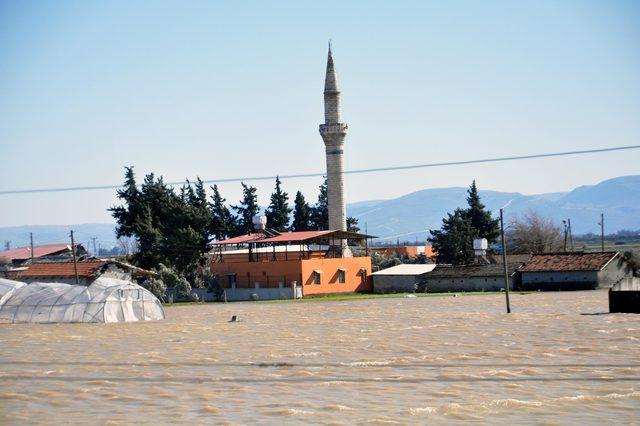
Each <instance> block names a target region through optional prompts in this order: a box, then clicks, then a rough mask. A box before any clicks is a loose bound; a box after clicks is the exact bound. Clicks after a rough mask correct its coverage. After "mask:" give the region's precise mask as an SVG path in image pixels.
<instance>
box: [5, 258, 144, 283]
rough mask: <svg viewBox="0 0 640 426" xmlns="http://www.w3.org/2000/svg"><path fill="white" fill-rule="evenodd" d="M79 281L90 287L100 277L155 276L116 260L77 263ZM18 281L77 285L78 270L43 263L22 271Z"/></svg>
mask: <svg viewBox="0 0 640 426" xmlns="http://www.w3.org/2000/svg"><path fill="white" fill-rule="evenodd" d="M77 271H78V281H79V284H81V285H90V284H91V283H92V282H93V281H94V280H95V279H96V278H98V277H100V276H104V277H111V278H117V279H121V280H131V279H133V278H137V277H139V276H148V275H154V273H153V272H151V271H146V270H144V269H141V268H137V267H135V266H132V265H128V264H126V263H123V262H118V261H114V260H88V261H83V262H78V263H77ZM16 279H17V280H19V281H23V282H25V283H32V282H55V283H66V284H76V268H74V265H73V262H41V263H34V264H33V265H30V266H29V267H28V268H27V269H26V270H24V271H21V272H20V273H19V274H18V275H17V277H16Z"/></svg>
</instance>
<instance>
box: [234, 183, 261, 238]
mask: <svg viewBox="0 0 640 426" xmlns="http://www.w3.org/2000/svg"><path fill="white" fill-rule="evenodd" d="M256 192H257V190H256V188H255V187H254V186H251V185H246V184H245V183H244V182H242V200H240V204H238V205H236V206H231V208H232V209H234V210H235V211H236V213H237V215H238V228H237V229H238V232H237V233H238V234H239V235H244V234H249V233H251V232H252V231H253V217H254V216H255V215H257V214H258V212H259V211H260V207H259V206H258V195H257V194H256Z"/></svg>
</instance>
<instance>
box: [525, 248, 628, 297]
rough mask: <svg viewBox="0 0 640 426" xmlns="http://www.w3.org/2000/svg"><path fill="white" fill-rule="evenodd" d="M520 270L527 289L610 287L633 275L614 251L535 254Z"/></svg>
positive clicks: (591, 288) (590, 288)
mask: <svg viewBox="0 0 640 426" xmlns="http://www.w3.org/2000/svg"><path fill="white" fill-rule="evenodd" d="M519 272H520V274H521V280H522V289H523V290H593V289H596V288H610V287H611V286H613V285H614V284H615V283H617V282H619V281H621V280H622V279H623V278H626V277H631V276H632V275H633V274H632V272H631V271H630V270H629V269H628V268H627V265H626V264H625V262H624V261H623V260H622V259H621V257H620V255H619V253H617V252H613V251H608V252H597V253H582V252H569V253H548V254H534V255H533V256H532V257H531V259H530V260H529V261H528V262H527V263H526V264H525V265H524V266H523V267H522V268H520V270H519Z"/></svg>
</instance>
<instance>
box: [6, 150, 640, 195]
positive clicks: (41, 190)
mask: <svg viewBox="0 0 640 426" xmlns="http://www.w3.org/2000/svg"><path fill="white" fill-rule="evenodd" d="M639 148H640V145H629V146H616V147H610V148H599V149H584V150H579V151H565V152H552V153H545V154H530V155H516V156H510V157H495V158H483V159H477V160H461V161H446V162H441V163H424V164H412V165H406V166H391V167H376V168H371V169H356V170H347V171H345V172H344V173H345V174H361V173H377V172H389V171H397V170H411V169H424V168H428V167H443V166H462V165H467V164H481V163H497V162H502V161H518V160H531V159H535V158H548V157H566V156H570V155H584V154H597V153H601V152H612V151H624V150H630V149H639ZM325 174H326V173H325V172H318V173H299V174H291V175H280V179H295V178H310V177H321V176H324V175H325ZM275 178H276V176H275V175H274V176H247V177H241V178H226V179H207V180H203V181H202V182H203V183H207V184H209V183H229V182H242V181H245V182H248V181H258V180H273V179H275ZM185 183H186V181H180V182H168V183H167V185H170V186H175V185H183V184H185ZM121 187H122V185H102V186H71V187H61V188H39V189H11V190H5V191H0V195H12V194H35V193H44V192H70V191H95V190H102V189H118V188H121Z"/></svg>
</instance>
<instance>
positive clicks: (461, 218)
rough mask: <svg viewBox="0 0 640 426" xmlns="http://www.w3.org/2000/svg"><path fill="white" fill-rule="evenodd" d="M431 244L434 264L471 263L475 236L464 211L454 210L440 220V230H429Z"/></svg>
mask: <svg viewBox="0 0 640 426" xmlns="http://www.w3.org/2000/svg"><path fill="white" fill-rule="evenodd" d="M430 232H431V237H429V238H428V239H427V240H428V241H429V242H430V243H431V245H432V247H433V250H434V252H435V253H436V263H450V264H453V265H465V264H468V263H471V262H472V261H473V238H474V237H475V236H476V233H475V231H474V229H473V228H472V227H471V221H470V220H469V219H468V217H467V215H466V214H465V211H464V210H462V209H456V210H455V211H454V212H453V214H451V213H448V214H447V217H446V218H444V219H442V228H441V229H440V230H431V231H430Z"/></svg>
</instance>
